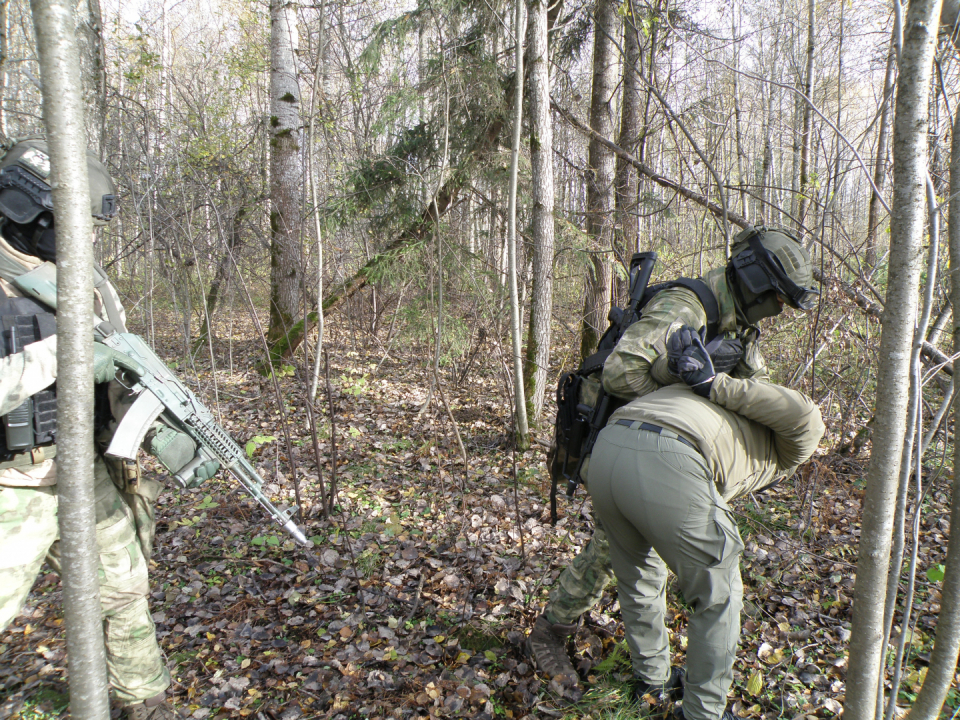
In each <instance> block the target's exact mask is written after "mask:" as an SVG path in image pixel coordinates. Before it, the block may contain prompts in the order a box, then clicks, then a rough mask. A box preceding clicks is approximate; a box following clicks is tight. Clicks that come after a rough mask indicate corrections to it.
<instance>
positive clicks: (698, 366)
mask: <svg viewBox="0 0 960 720" xmlns="http://www.w3.org/2000/svg"><path fill="white" fill-rule="evenodd" d="M677 368H678V369H679V370H680V377H681V378H683V381H684V382H685V383H686V384H687V385H689V386H690V387H691V388H693V391H694V392H695V393H696V394H697V395H699V396H701V397H705V398H709V397H710V388H711V386H712V385H713V379H714V378H715V377H716V376H717V373H716V371H715V370H714V369H713V361H711V360H710V354H709V353H708V352H707V349H706V348H705V347H704V346H703V341H702V340H700V336H699V335H694V336H693V342H692V344H690V345H688V346H687V347H686V348H684V350H683V354H682V355H680V359H679V360H678V361H677Z"/></svg>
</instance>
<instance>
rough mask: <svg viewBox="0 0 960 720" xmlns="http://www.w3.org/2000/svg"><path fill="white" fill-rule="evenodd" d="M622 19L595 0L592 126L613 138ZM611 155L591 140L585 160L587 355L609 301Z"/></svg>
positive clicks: (610, 4) (608, 0) (607, 3)
mask: <svg viewBox="0 0 960 720" xmlns="http://www.w3.org/2000/svg"><path fill="white" fill-rule="evenodd" d="M619 27H620V18H619V16H618V15H617V3H615V2H614V1H613V0H597V5H596V9H595V11H594V24H593V35H594V43H593V85H592V90H591V96H590V126H591V127H592V128H593V129H594V130H595V131H596V132H597V133H598V134H599V135H600V136H601V137H603V138H605V139H607V140H612V139H613V113H614V100H615V97H614V96H615V94H616V90H617V54H616V39H617V38H618V37H619V32H618V30H619ZM614 165H615V163H614V155H613V153H612V152H611V151H610V149H609V148H608V147H606V146H605V145H603V144H602V143H601V142H599V141H597V140H596V139H595V138H591V140H590V148H589V157H588V160H587V173H586V174H587V177H586V181H587V182H586V185H587V234H588V235H590V237H591V239H592V242H593V247H592V252H591V255H590V264H589V265H588V267H587V278H586V287H585V288H584V293H583V295H584V302H583V328H582V333H581V337H580V355H581V357H582V358H586V357H587V356H589V355H590V354H591V353H592V352H593V351H594V349H595V348H596V346H597V341H598V340H599V339H600V335H601V333H602V332H603V329H604V325H605V324H606V319H607V310H608V307H609V305H610V260H609V253H610V249H611V247H612V242H613V211H614V186H613V183H614V170H615V168H614Z"/></svg>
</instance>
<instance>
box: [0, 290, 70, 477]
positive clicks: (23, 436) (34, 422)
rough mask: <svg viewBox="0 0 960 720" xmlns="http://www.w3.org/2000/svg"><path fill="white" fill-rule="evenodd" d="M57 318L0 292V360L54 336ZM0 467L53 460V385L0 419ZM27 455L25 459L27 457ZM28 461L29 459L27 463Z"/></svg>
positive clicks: (32, 302) (35, 304) (36, 305)
mask: <svg viewBox="0 0 960 720" xmlns="http://www.w3.org/2000/svg"><path fill="white" fill-rule="evenodd" d="M56 332H57V318H56V315H54V314H53V313H52V312H50V310H49V309H48V308H47V307H45V306H44V305H41V304H40V303H38V302H36V301H35V300H31V299H30V298H25V297H7V296H6V294H5V293H3V291H2V290H0V356H2V357H6V356H8V355H14V354H16V353H18V352H22V351H23V348H24V347H25V346H27V345H29V344H31V343H34V342H39V341H40V340H43V339H45V338H48V337H50V336H51V335H55V334H56ZM0 430H2V432H0V467H3V466H4V465H6V466H12V467H16V466H22V465H27V464H34V463H36V462H38V461H39V462H42V461H43V460H45V459H49V458H50V457H53V455H54V452H53V451H52V449H51V450H50V451H48V452H43V451H40V452H37V451H36V450H35V449H39V448H44V447H49V446H52V445H53V444H54V443H55V442H56V436H57V387H56V384H53V385H51V386H50V387H48V388H46V389H44V390H41V391H40V392H38V393H37V394H36V395H33V396H32V397H30V398H27V399H26V400H25V401H24V402H23V404H22V405H20V406H19V407H17V408H14V409H13V410H11V411H10V412H9V413H7V414H6V415H4V416H3V417H2V419H0ZM28 453H29V456H28V457H24V456H27V454H28ZM28 458H29V459H28Z"/></svg>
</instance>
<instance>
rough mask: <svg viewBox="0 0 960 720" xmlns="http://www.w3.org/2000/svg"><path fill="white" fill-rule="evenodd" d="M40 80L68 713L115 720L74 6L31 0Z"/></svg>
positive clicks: (62, 0)
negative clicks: (52, 219)
mask: <svg viewBox="0 0 960 720" xmlns="http://www.w3.org/2000/svg"><path fill="white" fill-rule="evenodd" d="M31 8H32V9H33V19H34V26H35V29H36V33H37V46H38V50H39V57H40V73H41V77H42V79H43V119H44V125H45V127H46V130H47V141H48V143H49V147H50V156H51V164H52V166H53V168H54V176H53V178H52V179H53V182H52V183H51V185H52V187H53V202H54V207H55V208H56V213H57V224H56V228H57V258H58V260H59V263H58V265H59V269H60V274H59V277H58V278H57V294H58V298H59V310H58V312H57V386H58V388H59V392H58V393H57V418H58V426H59V432H58V434H57V455H58V457H57V463H58V464H59V467H60V472H59V473H58V477H57V481H58V482H57V504H58V509H57V514H58V518H59V524H60V547H61V552H62V568H61V569H62V573H63V576H62V579H63V614H64V619H65V620H66V625H67V651H68V653H69V670H70V712H71V715H72V716H73V717H75V718H101V719H103V720H106V718H109V717H110V703H109V697H108V695H107V667H106V654H105V652H104V647H103V621H102V616H101V609H100V580H99V577H98V574H97V569H98V567H99V560H100V554H99V552H98V549H97V536H96V510H95V507H96V498H95V497H94V480H93V370H92V366H93V337H92V334H91V332H90V329H91V328H90V297H91V295H92V294H93V245H92V244H91V243H90V235H91V233H92V232H93V224H92V219H91V217H90V191H89V183H88V180H87V155H86V151H87V148H86V137H85V135H86V132H85V129H84V117H83V106H84V102H83V97H82V94H81V91H80V62H79V55H78V51H77V45H76V34H75V31H76V25H75V24H74V13H73V7H72V6H71V5H70V4H69V3H68V2H67V1H66V0H32V1H31Z"/></svg>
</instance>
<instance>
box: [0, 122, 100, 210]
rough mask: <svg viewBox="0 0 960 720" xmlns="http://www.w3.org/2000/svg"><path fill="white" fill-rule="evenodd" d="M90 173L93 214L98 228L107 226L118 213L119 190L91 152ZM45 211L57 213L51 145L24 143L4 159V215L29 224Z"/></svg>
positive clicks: (0, 179) (0, 204)
mask: <svg viewBox="0 0 960 720" xmlns="http://www.w3.org/2000/svg"><path fill="white" fill-rule="evenodd" d="M87 174H88V175H89V182H90V215H91V216H92V217H93V223H94V225H106V224H107V223H108V222H110V221H111V220H112V219H113V217H114V216H115V215H116V214H117V191H116V188H115V187H114V184H113V180H112V179H111V178H110V173H108V172H107V169H106V168H105V167H104V166H103V163H101V162H100V161H99V160H98V159H97V156H96V155H94V154H93V152H92V151H90V150H87ZM43 212H53V196H52V193H51V191H50V155H49V152H48V150H47V143H46V142H45V141H44V140H40V139H38V138H33V139H29V140H22V141H20V142H18V143H15V144H14V145H13V147H11V148H10V150H9V151H8V152H7V153H6V154H5V155H4V156H3V158H2V159H0V213H2V214H3V215H4V216H5V217H6V218H8V219H9V220H11V221H12V222H15V223H17V224H19V225H28V224H30V223H32V222H33V221H34V220H36V219H37V217H38V216H39V215H40V214H41V213H43Z"/></svg>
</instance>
